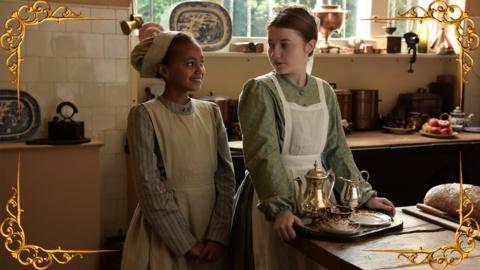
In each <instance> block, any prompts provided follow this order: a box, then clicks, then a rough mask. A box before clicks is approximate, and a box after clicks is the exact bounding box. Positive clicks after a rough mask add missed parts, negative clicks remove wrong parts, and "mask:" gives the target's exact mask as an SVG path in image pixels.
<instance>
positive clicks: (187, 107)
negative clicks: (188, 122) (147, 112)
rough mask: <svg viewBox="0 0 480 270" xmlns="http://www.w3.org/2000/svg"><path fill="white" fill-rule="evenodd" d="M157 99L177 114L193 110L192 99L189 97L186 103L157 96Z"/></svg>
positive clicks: (189, 112)
mask: <svg viewBox="0 0 480 270" xmlns="http://www.w3.org/2000/svg"><path fill="white" fill-rule="evenodd" d="M157 99H158V100H159V101H160V102H161V103H162V104H163V105H165V107H167V108H168V109H169V110H170V111H171V112H173V113H179V114H191V113H192V112H193V106H192V99H191V98H190V97H189V98H188V102H187V103H186V104H178V103H175V102H173V101H171V100H168V99H166V98H164V97H163V96H158V97H157Z"/></svg>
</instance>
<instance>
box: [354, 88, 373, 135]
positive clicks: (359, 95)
mask: <svg viewBox="0 0 480 270" xmlns="http://www.w3.org/2000/svg"><path fill="white" fill-rule="evenodd" d="M351 91H352V103H353V106H352V107H353V126H354V128H355V129H375V128H376V127H377V121H378V102H379V101H380V100H379V99H378V90H351Z"/></svg>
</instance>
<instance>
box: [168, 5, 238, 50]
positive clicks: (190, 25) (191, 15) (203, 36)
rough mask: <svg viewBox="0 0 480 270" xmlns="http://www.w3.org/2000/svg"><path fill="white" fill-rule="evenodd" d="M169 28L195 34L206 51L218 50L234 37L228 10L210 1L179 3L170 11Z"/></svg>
mask: <svg viewBox="0 0 480 270" xmlns="http://www.w3.org/2000/svg"><path fill="white" fill-rule="evenodd" d="M169 28H170V30H173V31H186V32H190V33H192V34H193V35H194V37H195V39H196V40H197V41H198V43H200V46H201V47H202V49H203V50H204V51H216V50H220V49H221V48H223V47H225V46H226V45H227V44H228V43H229V42H230V40H231V39H232V20H231V18H230V15H229V14H228V12H227V10H225V8H224V7H222V6H221V5H219V4H217V3H212V2H208V1H185V2H181V3H178V4H177V5H175V6H174V7H173V8H172V11H171V13H170V20H169Z"/></svg>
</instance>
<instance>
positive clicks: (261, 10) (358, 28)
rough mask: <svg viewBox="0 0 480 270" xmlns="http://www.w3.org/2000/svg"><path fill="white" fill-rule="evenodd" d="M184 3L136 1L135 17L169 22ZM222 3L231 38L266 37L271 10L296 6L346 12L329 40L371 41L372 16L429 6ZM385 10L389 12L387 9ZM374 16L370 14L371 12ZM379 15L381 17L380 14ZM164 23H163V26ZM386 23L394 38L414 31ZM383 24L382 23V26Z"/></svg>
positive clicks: (393, 0)
mask: <svg viewBox="0 0 480 270" xmlns="http://www.w3.org/2000/svg"><path fill="white" fill-rule="evenodd" d="M178 2H183V1H182V0H136V4H137V14H139V15H142V16H143V18H144V21H154V22H158V23H164V22H166V21H168V15H167V14H166V13H167V11H166V10H167V9H168V7H169V6H171V5H173V4H176V3H178ZM217 2H220V3H223V6H224V7H225V9H226V10H227V11H228V12H229V13H230V16H231V18H232V23H233V36H237V37H265V36H266V29H265V28H266V25H267V22H268V19H269V18H270V17H271V16H272V15H273V11H272V9H273V7H275V6H277V5H279V4H288V3H298V4H303V5H306V6H308V7H310V8H312V9H313V8H314V7H315V5H340V6H341V7H342V9H344V10H348V11H349V13H348V16H347V20H346V22H345V25H344V27H343V28H342V29H341V31H340V32H339V33H333V34H332V36H331V38H344V39H345V38H350V37H360V38H370V37H371V35H373V36H374V37H375V36H378V35H381V34H384V33H383V30H382V29H380V30H378V29H377V30H374V29H373V28H374V27H377V28H381V27H382V26H383V25H380V26H379V25H378V24H375V23H374V24H372V23H371V22H370V21H366V20H362V19H365V18H370V17H371V16H372V15H379V16H389V17H393V16H395V15H398V13H399V12H405V11H407V9H408V7H412V6H415V5H421V6H423V7H428V4H429V3H430V2H431V0H389V1H388V4H386V3H387V2H385V3H384V1H375V0H290V1H287V0H218V1H217ZM387 9H388V10H387ZM373 10H374V11H375V12H376V13H372V12H374V11H373ZM379 13H381V14H379ZM164 24H165V23H164ZM389 24H391V25H393V26H396V27H397V30H396V32H395V35H403V34H404V33H406V32H408V31H414V32H416V31H417V30H418V29H417V25H418V23H416V22H413V21H391V22H389ZM429 24H431V26H430V36H431V37H430V38H433V37H434V36H435V34H436V28H437V25H436V24H435V23H434V22H429ZM384 25H385V24H384Z"/></svg>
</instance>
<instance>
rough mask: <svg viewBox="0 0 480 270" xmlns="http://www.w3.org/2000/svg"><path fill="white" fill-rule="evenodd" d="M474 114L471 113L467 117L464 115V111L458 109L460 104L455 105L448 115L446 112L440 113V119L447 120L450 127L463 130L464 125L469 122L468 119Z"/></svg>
mask: <svg viewBox="0 0 480 270" xmlns="http://www.w3.org/2000/svg"><path fill="white" fill-rule="evenodd" d="M474 116H475V115H474V114H473V113H471V114H469V115H468V116H467V117H465V112H463V111H462V109H460V106H457V107H455V110H453V111H452V112H451V113H450V115H449V114H447V113H442V114H441V115H440V119H443V120H449V121H450V124H451V126H452V128H453V129H454V130H457V131H458V130H463V128H464V127H465V126H468V125H469V124H470V120H471V119H472V118H473V117H474Z"/></svg>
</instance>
